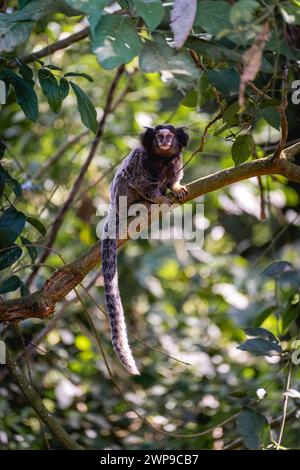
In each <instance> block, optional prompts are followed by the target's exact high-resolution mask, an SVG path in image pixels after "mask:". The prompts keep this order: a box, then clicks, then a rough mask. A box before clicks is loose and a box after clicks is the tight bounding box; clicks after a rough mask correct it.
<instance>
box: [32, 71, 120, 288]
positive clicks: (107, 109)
mask: <svg viewBox="0 0 300 470" xmlns="http://www.w3.org/2000/svg"><path fill="white" fill-rule="evenodd" d="M124 72H125V67H124V65H121V66H120V67H119V68H118V69H117V72H116V74H115V77H114V79H113V81H112V82H111V85H110V87H109V90H108V94H107V98H106V102H105V106H104V110H103V115H102V118H101V119H100V121H99V123H98V129H97V132H96V135H95V138H94V140H93V142H92V145H91V148H90V150H89V152H88V156H87V158H86V160H85V162H84V164H83V165H82V167H81V169H80V173H79V175H78V176H77V178H76V180H75V183H74V185H73V187H72V189H71V191H70V194H69V196H68V198H67V200H66V201H65V202H64V204H63V205H62V206H61V208H60V210H59V211H58V213H57V215H56V218H55V220H54V222H53V225H52V227H51V229H50V232H49V234H48V236H47V241H46V247H45V249H44V251H42V253H41V255H40V256H39V259H38V260H37V266H36V267H35V269H33V271H32V273H31V275H30V276H29V279H28V282H27V286H30V284H31V282H32V280H33V279H34V277H35V276H36V274H37V272H38V271H39V268H40V265H41V264H43V263H44V262H45V260H46V259H47V258H48V256H49V254H50V250H49V248H52V246H53V244H54V242H55V239H56V236H57V233H58V231H59V229H60V227H61V225H62V223H63V220H64V217H65V214H66V213H67V212H68V210H69V208H70V207H71V205H72V202H73V200H74V198H75V196H76V194H77V193H78V190H79V188H80V186H81V183H82V181H83V179H84V177H85V174H86V172H87V170H88V168H89V166H90V164H91V162H92V160H93V158H94V157H95V155H96V151H97V148H98V146H99V144H100V142H101V138H102V136H103V131H104V127H105V124H106V120H107V116H108V115H109V114H110V112H111V108H112V102H113V98H114V94H115V91H116V88H117V85H118V83H119V81H120V78H121V77H122V75H123V73H124Z"/></svg>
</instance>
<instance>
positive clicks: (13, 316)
mask: <svg viewBox="0 0 300 470" xmlns="http://www.w3.org/2000/svg"><path fill="white" fill-rule="evenodd" d="M299 152H300V141H299V142H298V143H297V144H294V145H293V146H292V147H290V148H289V149H286V150H285V151H284V152H282V155H281V158H280V159H279V160H273V159H272V158H270V157H268V158H262V159H259V160H254V161H250V162H247V163H243V164H241V165H238V166H236V167H231V168H228V169H226V170H221V171H218V172H217V173H214V174H212V175H209V176H204V177H203V178H200V179H198V180H197V181H194V182H193V183H190V184H188V185H187V188H188V197H187V201H190V200H192V199H195V198H197V197H199V196H202V195H204V194H207V193H210V192H212V191H216V190H218V189H221V188H224V187H226V186H228V185H230V184H232V183H236V182H238V181H242V180H245V179H248V178H252V177H255V176H260V175H270V174H279V175H283V176H285V177H286V178H288V179H290V180H292V181H295V182H297V183H300V167H299V166H297V165H295V164H293V163H291V161H290V159H292V158H293V157H294V156H295V155H296V154H297V153H299ZM170 199H171V200H173V202H175V200H174V199H172V196H170ZM149 214H150V212H149ZM144 222H145V227H146V226H147V225H149V215H148V218H147V220H146V219H145V221H143V222H141V224H143V223H144ZM125 242H126V240H119V241H118V246H119V247H120V246H122V245H123V244H124V243H125ZM99 265H100V249H99V242H98V243H95V244H94V245H93V246H91V247H90V248H89V249H88V250H87V251H85V252H84V253H82V254H81V255H80V256H79V257H77V258H76V259H75V260H74V261H73V262H72V263H70V264H68V265H65V266H63V267H61V268H60V269H58V270H57V271H56V272H55V273H54V274H53V275H52V276H51V277H50V278H49V279H48V281H46V283H45V284H44V286H43V287H42V289H40V290H39V291H37V292H35V293H33V294H31V295H29V296H27V297H22V298H19V299H13V300H8V301H6V302H2V303H0V321H2V322H5V321H16V320H24V319H26V318H46V317H49V316H51V315H52V314H53V312H54V310H55V305H56V303H57V302H58V301H60V300H62V299H63V298H64V297H65V296H66V295H67V294H68V293H69V292H70V291H71V290H72V289H74V287H76V286H77V285H78V284H79V283H80V282H81V281H82V279H83V278H84V277H85V276H86V275H87V274H88V273H89V272H90V271H91V270H92V269H93V268H94V267H96V266H99Z"/></svg>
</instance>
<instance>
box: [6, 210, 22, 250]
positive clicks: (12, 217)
mask: <svg viewBox="0 0 300 470" xmlns="http://www.w3.org/2000/svg"><path fill="white" fill-rule="evenodd" d="M25 220H26V219H25V215H24V214H23V212H20V211H17V210H16V209H14V208H13V207H10V208H9V209H6V210H5V211H4V212H3V213H2V215H1V217H0V248H6V247H7V246H10V245H12V244H13V243H14V241H15V240H16V239H17V238H18V236H19V235H20V233H21V232H22V230H23V228H24V225H25Z"/></svg>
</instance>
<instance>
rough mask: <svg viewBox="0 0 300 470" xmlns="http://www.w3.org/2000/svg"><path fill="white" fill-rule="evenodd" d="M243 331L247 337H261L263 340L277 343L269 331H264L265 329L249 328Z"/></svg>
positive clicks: (276, 339)
mask: <svg viewBox="0 0 300 470" xmlns="http://www.w3.org/2000/svg"><path fill="white" fill-rule="evenodd" d="M244 331H245V333H246V335H247V336H252V337H261V338H264V339H268V340H269V341H273V342H275V343H279V341H278V338H276V336H275V335H274V334H273V333H272V332H271V331H269V330H266V329H265V328H254V327H249V328H245V330H244Z"/></svg>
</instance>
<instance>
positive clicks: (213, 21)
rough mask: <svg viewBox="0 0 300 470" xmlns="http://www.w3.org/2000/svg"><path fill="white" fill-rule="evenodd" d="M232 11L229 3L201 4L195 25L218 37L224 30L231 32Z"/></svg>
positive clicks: (220, 0)
mask: <svg viewBox="0 0 300 470" xmlns="http://www.w3.org/2000/svg"><path fill="white" fill-rule="evenodd" d="M230 9H231V6H230V5H229V3H227V2H225V1H223V0H216V1H214V2H212V1H211V0H206V1H204V2H199V3H198V9H197V14H196V20H195V25H197V26H199V27H200V28H202V29H204V31H207V32H208V33H211V34H216V35H217V34H219V33H220V32H221V31H223V30H228V29H229V30H231V29H232V24H231V22H230Z"/></svg>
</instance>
